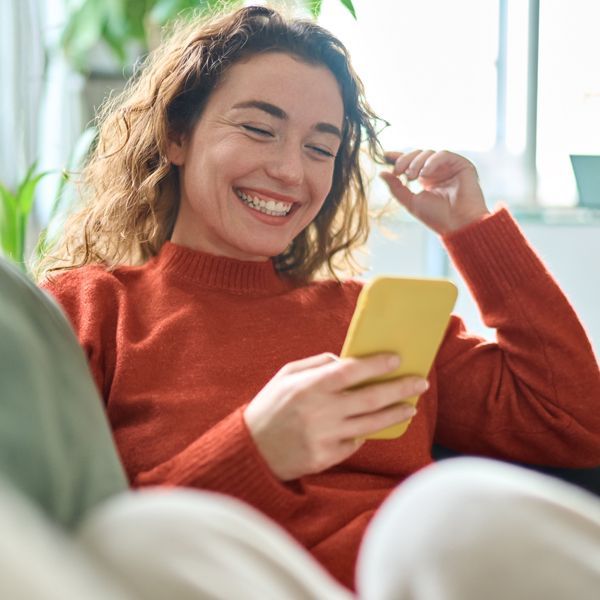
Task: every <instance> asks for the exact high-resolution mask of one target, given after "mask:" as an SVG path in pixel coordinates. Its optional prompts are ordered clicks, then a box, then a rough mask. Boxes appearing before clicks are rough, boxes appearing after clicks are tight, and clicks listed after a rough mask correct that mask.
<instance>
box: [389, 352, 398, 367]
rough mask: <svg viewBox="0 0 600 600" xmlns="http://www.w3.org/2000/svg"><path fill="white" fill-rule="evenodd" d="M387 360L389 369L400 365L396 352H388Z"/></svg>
mask: <svg viewBox="0 0 600 600" xmlns="http://www.w3.org/2000/svg"><path fill="white" fill-rule="evenodd" d="M387 362H388V366H389V367H390V369H396V368H398V367H399V366H400V357H399V356H398V355H397V354H390V355H389V356H388V360H387Z"/></svg>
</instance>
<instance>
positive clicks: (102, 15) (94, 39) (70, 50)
mask: <svg viewBox="0 0 600 600" xmlns="http://www.w3.org/2000/svg"><path fill="white" fill-rule="evenodd" d="M108 17H109V13H108V10H107V9H106V6H105V5H104V4H103V3H102V2H99V1H98V0H84V2H83V3H82V4H81V5H80V6H79V8H77V9H75V10H74V11H73V12H71V14H70V17H69V19H68V21H67V24H66V26H65V29H64V30H63V34H62V37H61V45H62V47H63V48H64V50H65V54H66V55H67V57H68V58H69V59H70V60H71V61H73V62H74V63H75V65H76V66H77V67H78V68H79V69H83V67H84V66H85V65H86V62H87V54H88V52H89V51H90V50H91V48H93V47H94V46H95V45H96V44H97V43H98V42H99V41H100V40H101V38H102V27H103V26H104V24H105V22H106V21H107V19H108Z"/></svg>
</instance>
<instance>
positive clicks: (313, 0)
mask: <svg viewBox="0 0 600 600" xmlns="http://www.w3.org/2000/svg"><path fill="white" fill-rule="evenodd" d="M304 4H305V5H306V7H307V8H308V10H309V11H310V14H311V15H312V17H313V18H314V19H316V18H317V17H318V16H319V15H320V14H321V6H322V4H323V0H305V1H304Z"/></svg>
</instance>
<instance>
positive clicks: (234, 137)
mask: <svg viewBox="0 0 600 600" xmlns="http://www.w3.org/2000/svg"><path fill="white" fill-rule="evenodd" d="M343 121H344V106H343V101H342V96H341V93H340V89H339V85H338V83H337V81H336V79H335V77H334V76H333V74H332V73H331V71H330V70H329V69H327V68H326V67H323V66H315V65H311V64H307V63H306V62H304V61H301V60H298V59H297V58H293V57H292V56H290V55H288V54H283V53H280V52H269V53H266V54H260V55H257V56H253V57H251V58H249V59H248V60H246V61H244V62H240V63H237V64H235V65H233V66H232V67H231V68H230V69H229V70H228V72H227V73H226V75H225V76H224V77H223V79H222V80H221V82H220V85H219V86H218V88H217V89H216V90H215V91H214V92H213V93H212V94H211V96H210V97H209V99H208V101H207V103H206V106H205V107H204V110H203V114H202V117H201V118H200V120H199V121H198V123H197V125H196V126H195V128H194V130H193V131H192V133H191V135H189V136H187V137H185V138H184V139H177V140H174V141H172V142H170V144H169V148H168V156H169V159H170V160H171V162H172V163H173V164H174V165H177V166H178V167H179V172H180V190H181V196H180V205H179V212H178V215H177V220H176V222H175V227H174V229H173V234H172V236H171V241H172V242H174V243H178V244H182V245H184V246H188V247H190V248H194V249H196V250H202V251H205V252H210V253H212V254H216V255H219V256H228V257H230V258H237V259H240V260H261V261H264V260H267V259H268V258H269V257H271V256H278V255H280V254H282V253H283V252H285V250H286V249H287V248H288V247H289V246H290V244H291V243H292V242H293V240H294V239H295V238H296V237H297V236H298V235H299V234H300V233H301V232H302V231H304V229H305V228H306V227H307V226H308V225H310V223H312V221H313V220H314V219H315V217H316V216H317V214H318V213H319V211H320V210H321V208H322V207H323V204H324V203H325V200H326V198H327V195H328V194H329V190H330V189H331V184H332V180H333V173H334V163H335V157H336V154H337V152H338V149H339V145H340V142H341V129H342V127H343Z"/></svg>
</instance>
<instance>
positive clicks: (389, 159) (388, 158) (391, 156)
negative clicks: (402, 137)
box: [383, 150, 404, 165]
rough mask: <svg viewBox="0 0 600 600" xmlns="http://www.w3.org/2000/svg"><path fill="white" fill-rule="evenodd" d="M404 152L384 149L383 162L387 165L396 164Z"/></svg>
mask: <svg viewBox="0 0 600 600" xmlns="http://www.w3.org/2000/svg"><path fill="white" fill-rule="evenodd" d="M403 154H404V152H398V151H396V150H386V151H385V152H384V153H383V156H384V158H385V162H386V163H387V164H388V165H394V164H396V161H397V160H398V159H399V158H400V157H401V156H402V155H403Z"/></svg>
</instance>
